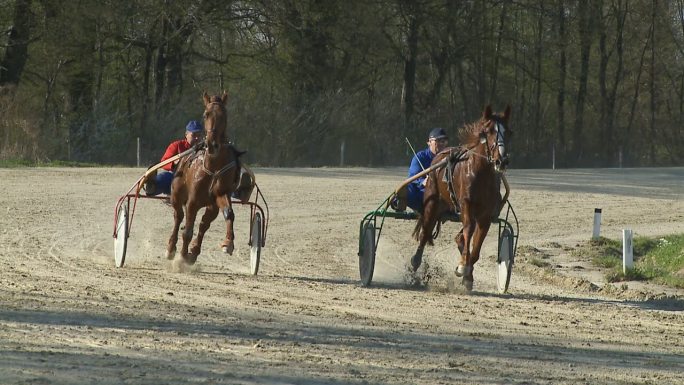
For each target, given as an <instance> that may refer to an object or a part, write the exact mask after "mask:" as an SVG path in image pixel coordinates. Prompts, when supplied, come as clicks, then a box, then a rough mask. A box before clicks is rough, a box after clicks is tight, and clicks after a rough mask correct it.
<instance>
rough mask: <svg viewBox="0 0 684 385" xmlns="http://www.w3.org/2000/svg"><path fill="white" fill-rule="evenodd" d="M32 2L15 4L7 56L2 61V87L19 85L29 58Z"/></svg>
mask: <svg viewBox="0 0 684 385" xmlns="http://www.w3.org/2000/svg"><path fill="white" fill-rule="evenodd" d="M30 8H31V1H30V0H16V2H15V3H14V19H13V21H12V23H13V25H12V26H11V27H10V30H9V38H8V40H7V49H6V50H5V56H4V57H3V58H2V61H0V86H4V85H7V84H13V85H15V86H16V85H18V84H19V80H20V79H21V73H22V72H23V71H24V65H25V64H26V59H27V58H28V42H29V37H30V36H29V35H30V29H29V27H30V19H29V18H30V15H31V9H30Z"/></svg>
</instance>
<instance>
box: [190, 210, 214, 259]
mask: <svg viewBox="0 0 684 385" xmlns="http://www.w3.org/2000/svg"><path fill="white" fill-rule="evenodd" d="M218 212H219V209H218V206H216V205H209V206H207V208H206V209H205V210H204V215H202V220H200V224H199V230H198V231H197V236H196V237H195V239H194V240H193V241H192V244H190V254H192V255H195V256H198V255H199V254H200V253H201V252H202V240H203V239H204V233H206V232H207V230H209V226H211V222H213V221H214V219H216V217H217V216H218Z"/></svg>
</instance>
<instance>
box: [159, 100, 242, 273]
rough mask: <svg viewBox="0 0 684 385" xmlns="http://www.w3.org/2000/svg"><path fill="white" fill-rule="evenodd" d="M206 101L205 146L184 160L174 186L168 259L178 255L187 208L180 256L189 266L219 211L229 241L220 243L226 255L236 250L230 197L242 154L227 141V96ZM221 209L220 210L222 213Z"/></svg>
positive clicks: (177, 172) (197, 253)
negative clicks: (181, 227)
mask: <svg viewBox="0 0 684 385" xmlns="http://www.w3.org/2000/svg"><path fill="white" fill-rule="evenodd" d="M203 99H204V133H205V135H206V138H205V140H204V143H203V144H204V146H203V148H202V149H200V150H198V151H197V153H195V154H194V155H190V156H188V157H187V158H184V159H183V160H182V161H181V162H180V164H179V165H178V169H177V171H176V174H175V176H174V179H173V182H172V184H171V204H172V206H173V210H174V216H173V217H174V224H173V232H172V233H171V237H170V238H169V243H168V248H167V250H166V257H167V258H168V259H173V258H174V256H175V255H176V243H177V241H178V230H179V228H180V225H181V222H182V221H183V216H184V213H183V207H185V215H186V217H185V229H184V231H183V234H182V236H183V246H182V248H181V252H180V254H181V257H183V259H184V260H185V262H186V263H188V264H194V263H195V261H197V256H198V255H199V254H200V251H201V249H202V239H203V238H204V233H205V232H206V231H207V230H208V229H209V226H210V225H211V222H212V221H213V220H214V219H216V217H217V216H218V213H219V211H221V213H222V214H223V218H224V219H225V221H226V227H227V229H226V238H225V240H224V241H223V243H222V244H221V248H222V249H223V252H225V253H228V254H232V253H233V250H234V243H233V240H234V233H233V220H234V219H235V215H234V213H233V208H232V205H231V201H230V195H231V194H232V193H233V192H234V191H235V189H236V188H237V185H238V178H239V176H240V167H241V166H240V160H239V157H240V155H242V154H243V152H240V151H238V150H236V149H235V148H234V147H233V145H232V144H230V143H229V142H228V140H227V138H226V126H227V125H228V115H227V112H226V101H227V99H228V94H227V93H226V92H224V93H223V95H222V96H213V97H209V95H207V93H206V92H205V93H204V95H203ZM202 207H205V208H206V209H205V211H204V215H203V216H202V220H201V221H200V224H199V232H198V233H197V237H196V238H195V240H194V241H193V243H192V245H190V252H189V253H188V244H189V243H190V240H191V239H192V232H193V228H194V226H195V219H196V217H197V212H198V211H199V210H200V209H201V208H202ZM219 209H220V210H219Z"/></svg>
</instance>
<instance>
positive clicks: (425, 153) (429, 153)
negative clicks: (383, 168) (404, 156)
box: [392, 127, 449, 212]
mask: <svg viewBox="0 0 684 385" xmlns="http://www.w3.org/2000/svg"><path fill="white" fill-rule="evenodd" d="M448 143H449V137H448V136H447V134H446V131H444V129H443V128H440V127H437V128H433V129H432V130H430V133H429V134H428V141H427V145H428V146H427V148H426V149H424V150H421V151H419V152H418V153H416V154H415V155H414V157H413V159H411V165H410V166H409V170H408V177H409V178H410V177H412V176H414V175H416V174H418V173H420V172H421V171H423V170H424V169H426V168H428V167H430V164H432V159H433V158H434V157H435V155H436V154H437V153H439V152H440V151H442V150H443V149H445V148H446V146H447V144H448ZM426 182H427V175H426V176H422V177H420V178H418V179H416V180H414V181H412V182H411V183H409V184H408V185H407V186H406V187H405V188H406V191H405V192H400V193H399V194H398V195H400V196H398V200H399V201H398V202H396V201H395V202H393V203H392V206H393V207H394V208H395V209H396V210H399V211H403V210H402V209H403V207H402V206H403V205H402V202H401V201H402V200H404V199H406V203H404V204H408V206H409V207H410V208H412V209H413V210H415V211H417V212H422V211H423V192H424V191H425V183H426ZM401 195H405V197H403V196H401ZM404 207H405V206H404Z"/></svg>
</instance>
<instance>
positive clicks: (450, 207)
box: [411, 106, 511, 291]
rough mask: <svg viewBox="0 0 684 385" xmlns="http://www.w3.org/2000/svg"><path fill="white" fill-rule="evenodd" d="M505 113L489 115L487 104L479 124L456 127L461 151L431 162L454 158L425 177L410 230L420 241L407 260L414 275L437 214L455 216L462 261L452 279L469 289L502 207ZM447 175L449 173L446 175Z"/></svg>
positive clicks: (507, 135)
mask: <svg viewBox="0 0 684 385" xmlns="http://www.w3.org/2000/svg"><path fill="white" fill-rule="evenodd" d="M510 115H511V107H510V106H507V107H506V110H505V111H504V113H503V114H494V113H492V108H491V106H487V107H486V108H485V110H484V113H483V114H482V118H481V119H480V120H478V121H476V122H474V123H471V124H467V125H465V126H464V127H462V128H461V129H460V131H459V139H460V142H461V147H459V148H448V149H445V150H444V151H442V152H440V153H439V154H437V155H436V156H435V158H434V159H433V161H432V163H433V164H435V163H437V162H439V161H441V160H442V159H444V158H445V157H448V156H451V154H459V156H457V159H455V160H454V162H452V163H453V165H452V164H449V165H447V166H446V167H443V168H440V169H437V170H435V171H432V172H431V173H430V174H429V177H428V181H427V184H426V186H425V193H424V196H423V213H422V215H421V216H419V218H418V223H417V224H416V228H415V230H414V232H413V235H414V237H415V238H416V239H417V240H419V241H420V244H419V246H418V249H417V250H416V254H415V255H414V256H413V257H412V258H411V265H412V267H413V270H414V271H415V270H417V269H418V267H420V264H421V262H422V257H423V248H424V247H425V244H426V243H430V244H432V240H433V230H434V228H435V225H436V224H437V222H438V221H439V220H440V218H441V217H442V215H443V214H445V213H447V212H449V211H451V212H460V217H461V222H462V224H463V228H462V229H461V230H460V231H459V233H458V234H457V236H456V244H457V246H458V249H459V251H460V253H461V260H460V262H459V264H458V267H457V269H456V275H457V276H462V277H463V285H464V286H465V287H466V289H467V290H468V291H471V290H472V289H473V270H474V266H475V263H476V262H477V260H478V259H479V258H480V249H481V247H482V243H483V242H484V239H485V237H486V236H487V232H488V231H489V226H490V225H491V223H492V220H493V219H494V218H496V217H497V216H498V215H499V211H500V210H501V207H502V202H501V194H500V192H499V189H500V181H501V178H500V174H501V173H503V172H504V171H505V170H506V166H507V165H508V153H507V147H506V145H507V144H508V143H509V141H510V137H511V130H510V129H509V127H508V122H509V118H510ZM447 172H448V173H449V175H445V174H446V173H447Z"/></svg>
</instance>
